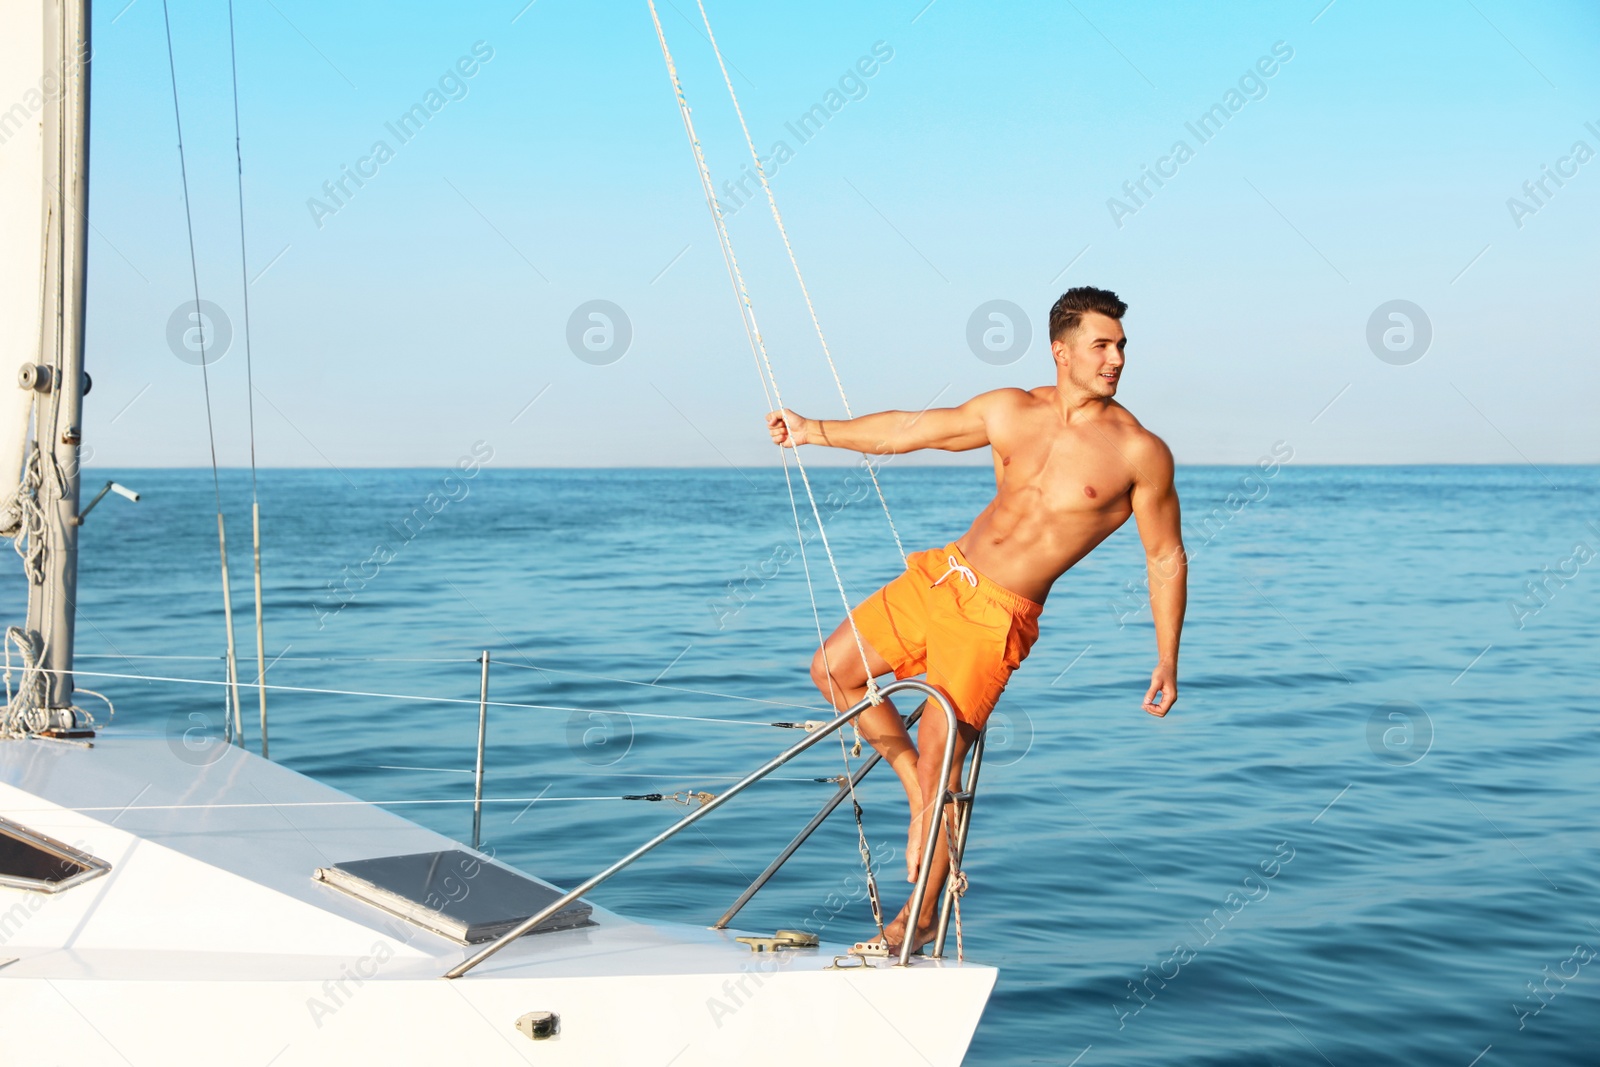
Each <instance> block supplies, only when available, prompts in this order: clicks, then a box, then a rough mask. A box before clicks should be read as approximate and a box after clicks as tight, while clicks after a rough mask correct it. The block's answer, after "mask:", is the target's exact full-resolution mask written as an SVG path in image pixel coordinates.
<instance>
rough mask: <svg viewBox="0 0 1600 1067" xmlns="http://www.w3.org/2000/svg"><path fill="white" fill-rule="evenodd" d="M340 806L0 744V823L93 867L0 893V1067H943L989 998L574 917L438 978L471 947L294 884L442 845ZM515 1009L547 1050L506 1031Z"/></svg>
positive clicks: (282, 786) (289, 785) (258, 769)
mask: <svg viewBox="0 0 1600 1067" xmlns="http://www.w3.org/2000/svg"><path fill="white" fill-rule="evenodd" d="M353 800H354V798H352V797H350V796H348V795H347V794H344V793H340V792H339V791H338V790H335V789H331V788H329V787H327V786H325V785H322V784H320V783H318V782H316V781H313V780H312V779H309V778H306V777H305V776H303V775H300V774H297V773H295V772H293V771H291V770H288V769H287V768H284V767H281V766H278V765H277V764H273V763H270V762H267V761H265V760H262V759H260V758H258V757H255V756H252V755H250V754H248V753H246V752H244V751H243V750H240V749H229V750H227V751H226V752H225V753H224V754H223V755H222V756H221V758H219V759H217V760H216V761H215V762H213V763H210V764H207V765H203V766H196V765H194V764H192V763H190V762H186V761H185V760H184V759H181V758H179V754H178V753H177V752H175V751H174V749H173V747H172V746H171V745H170V744H169V742H168V740H167V739H166V738H165V737H150V736H136V735H130V734H128V733H126V732H119V731H117V730H115V728H113V729H112V730H110V731H107V732H106V733H103V734H102V735H101V737H100V738H98V739H97V740H96V742H95V746H94V748H92V749H84V748H79V747H76V746H69V745H63V744H57V743H52V742H44V741H11V742H0V815H4V816H5V817H6V818H9V819H11V820H13V821H15V822H18V823H21V824H23V825H24V826H27V827H29V828H30V829H33V830H36V831H39V832H42V833H45V834H48V835H50V836H52V837H55V838H57V839H59V840H61V841H64V842H66V843H68V844H70V845H73V846H75V847H77V848H80V849H82V850H84V851H86V852H89V853H91V854H93V855H94V856H97V857H99V858H100V859H102V860H105V861H107V862H109V863H110V864H111V871H110V872H109V873H108V874H106V875H104V876H102V877H99V878H96V879H93V880H92V881H89V882H85V883H83V884H82V885H79V886H76V887H74V888H72V889H69V890H66V891H64V892H62V893H59V894H55V895H46V894H38V893H28V892H25V891H21V890H11V889H0V960H5V959H8V958H9V959H13V960H14V962H11V963H9V964H5V965H3V966H0V1033H3V1034H4V1035H5V1036H4V1039H3V1042H0V1063H11V1062H19V1063H22V1062H26V1063H30V1064H33V1063H124V1062H126V1063H135V1064H143V1063H152V1064H180V1063H191V1062H192V1063H207V1064H213V1063H230V1064H233V1063H237V1064H255V1063H260V1064H265V1063H268V1062H272V1063H274V1064H278V1065H287V1064H294V1063H323V1062H333V1061H334V1060H335V1059H340V1060H345V1059H352V1058H353V1061H354V1062H377V1063H410V1062H437V1061H438V1060H439V1058H440V1057H445V1056H448V1057H449V1058H450V1059H451V1060H452V1061H455V1062H466V1063H473V1064H478V1063H485V1064H488V1063H522V1062H530V1063H534V1062H536V1063H552V1064H568V1063H570V1064H585V1065H589V1064H605V1063H618V1064H629V1065H635V1064H645V1065H650V1064H662V1065H665V1064H667V1063H669V1062H670V1063H675V1064H676V1065H677V1067H687V1065H690V1064H698V1063H707V1064H711V1063H744V1062H750V1060H751V1059H759V1060H760V1061H761V1062H769V1063H790V1062H793V1063H802V1062H814V1061H815V1060H817V1059H820V1058H821V1057H823V1056H829V1057H833V1056H838V1055H850V1054H852V1053H851V1051H850V1050H851V1049H855V1050H858V1051H859V1050H860V1049H861V1048H863V1047H868V1046H870V1047H871V1048H872V1050H873V1054H872V1057H871V1058H872V1061H873V1062H874V1063H878V1064H882V1063H901V1062H904V1063H917V1064H921V1063H936V1064H954V1063H959V1062H960V1059H961V1056H962V1054H963V1053H964V1052H965V1050H966V1046H967V1043H968V1042H969V1040H970V1038H971V1035H972V1031H973V1029H974V1028H975V1027H976V1025H977V1021H978V1017H979V1015H980V1014H981V1012H982V1009H983V1005H984V1004H985V1002H986V1001H987V998H988V995H989V991H990V990H991V988H992V987H993V985H994V981H995V977H996V973H995V971H994V970H993V969H992V968H988V967H982V966H977V965H973V964H965V965H959V964H955V963H953V962H947V961H933V960H923V961H920V962H919V963H917V964H915V965H913V966H912V967H910V968H890V967H886V966H885V967H876V968H872V969H869V970H865V971H863V970H849V971H841V970H830V969H828V965H829V964H830V963H832V961H833V959H834V956H835V955H836V954H838V953H842V952H843V951H844V950H843V947H842V946H829V945H824V946H823V947H822V948H821V949H820V950H801V951H786V952H783V953H781V954H779V955H777V956H768V955H765V954H763V955H762V956H756V955H754V954H752V953H751V952H750V950H749V949H748V948H747V947H746V946H744V945H741V944H738V943H736V942H734V941H733V937H734V936H735V935H734V933H733V932H724V931H712V930H706V929H700V928H697V927H691V926H684V925H677V924H656V923H649V924H646V923H639V922H635V921H632V920H629V919H625V918H622V917H620V916H617V915H615V914H613V913H611V912H607V911H604V910H603V909H599V908H596V909H595V914H594V918H595V920H596V921H597V923H598V925H596V926H592V927H587V928H584V929H581V930H572V931H562V932H557V933H550V934H538V935H534V936H530V937H526V938H523V939H522V940H521V941H519V942H517V943H516V944H514V945H512V946H510V947H509V948H507V949H506V950H504V951H503V952H501V953H499V954H498V955H497V956H495V957H493V958H492V959H490V960H489V961H487V962H486V963H484V964H483V965H482V966H480V967H478V968H477V969H476V970H474V971H473V972H471V973H470V974H468V975H467V976H466V977H464V978H462V979H458V980H455V981H449V980H445V979H442V978H441V977H440V976H441V975H442V974H443V973H444V972H445V971H446V970H447V969H449V968H450V967H451V966H452V965H453V964H455V963H457V962H459V961H460V960H462V959H465V958H466V957H467V956H468V955H470V954H471V951H475V949H472V950H469V949H468V948H466V947H464V946H461V945H458V944H456V943H454V942H452V941H449V940H447V939H445V938H442V937H439V936H437V935H435V934H431V933H429V932H427V931H424V930H421V929H419V928H417V927H414V926H411V925H409V924H407V923H405V922H404V921H402V920H399V919H396V918H393V917H391V916H388V915H387V914H385V913H383V912H381V911H378V910H377V909H375V908H371V907H369V906H367V905H366V904H363V903H361V902H359V901H357V900H354V899H353V898H350V897H348V896H346V895H345V894H343V893H341V892H339V891H337V890H334V889H332V888H330V887H328V886H326V885H323V884H321V883H318V882H316V881H314V880H313V879H312V872H313V871H314V870H315V869H316V868H317V867H322V866H329V865H331V864H333V863H338V862H345V861H349V860H355V859H366V858H372V857H378V856H387V855H396V854H400V853H409V852H423V851H431V850H436V849H445V848H452V847H456V848H460V847H464V846H461V845H459V844H457V843H456V842H453V841H450V840H449V839H447V838H444V837H442V836H440V835H438V834H435V833H433V832H432V831H429V830H426V829H423V828H422V827H419V826H417V825H415V824H414V823H411V822H409V821H407V820H405V819H404V818H402V817H400V816H398V815H396V814H394V813H392V812H389V811H386V810H383V809H381V808H377V807H374V806H372V805H369V804H365V803H353V802H352V801H353ZM229 805H239V806H236V807H230V806H229ZM489 862H492V861H489ZM761 932H764V933H770V932H771V931H761ZM533 1010H544V1011H554V1012H557V1013H558V1014H559V1015H560V1016H561V1020H562V1029H561V1035H560V1036H559V1037H557V1038H554V1039H551V1040H548V1041H541V1042H534V1041H531V1040H529V1039H527V1038H525V1037H523V1036H522V1035H520V1034H519V1033H517V1032H516V1030H515V1029H514V1024H515V1021H516V1019H517V1017H518V1016H520V1015H522V1014H523V1013H524V1012H527V1011H533ZM863 1042H865V1043H866V1044H865V1045H864V1044H863ZM24 1050H27V1054H26V1055H24V1054H23V1051H24ZM13 1056H16V1057H18V1058H17V1059H15V1060H13V1059H12V1057H13ZM274 1056H277V1057H278V1058H277V1059H274V1058H273V1057H274ZM674 1057H677V1058H676V1059H674Z"/></svg>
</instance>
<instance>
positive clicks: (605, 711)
mask: <svg viewBox="0 0 1600 1067" xmlns="http://www.w3.org/2000/svg"><path fill="white" fill-rule="evenodd" d="M35 670H38V671H40V672H43V673H46V674H66V673H68V672H66V671H55V670H51V669H50V668H48V667H36V668H35ZM75 673H77V674H81V675H83V676H85V677H87V678H126V679H128V680H130V681H136V682H172V683H178V684H183V685H224V686H225V685H229V684H231V683H229V682H218V681H213V680H211V679H208V678H168V677H162V676H160V675H151V674H115V673H112V672H110V671H77V672H75ZM267 688H268V689H272V690H275V691H277V692H280V693H314V694H317V695H319V696H343V697H374V698H377V699H380V700H411V701H419V702H423V703H434V704H471V705H472V706H473V707H477V706H478V705H479V703H480V702H479V701H477V700H470V699H467V698H466V697H431V696H417V695H414V694H410V693H374V692H370V691H366V690H360V689H317V688H312V687H310V686H300V685H269V686H267ZM482 703H483V705H484V706H485V707H490V708H528V709H532V710H534V711H568V712H571V711H581V712H585V713H587V714H590V715H624V716H628V717H630V718H635V719H676V720H679V721H683V722H717V723H725V724H727V725H730V726H767V727H770V726H773V725H775V724H774V723H770V722H756V721H754V720H753V719H718V718H713V717H711V716H707V715H668V714H666V713H665V712H659V711H619V710H615V709H612V708H578V707H571V706H568V705H564V704H521V703H516V702H514V701H506V700H489V701H483V702H482Z"/></svg>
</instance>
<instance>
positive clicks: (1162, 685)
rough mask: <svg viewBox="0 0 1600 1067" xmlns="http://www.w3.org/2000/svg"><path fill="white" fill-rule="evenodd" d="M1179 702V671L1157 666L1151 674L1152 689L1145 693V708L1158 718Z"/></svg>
mask: <svg viewBox="0 0 1600 1067" xmlns="http://www.w3.org/2000/svg"><path fill="white" fill-rule="evenodd" d="M1177 702H1178V672H1177V671H1176V670H1175V669H1173V668H1171V667H1157V668H1156V669H1155V670H1154V671H1152V672H1151V674H1150V691H1149V692H1148V693H1146V694H1145V695H1144V710H1145V711H1148V712H1149V713H1150V714H1152V715H1154V716H1156V717H1157V718H1159V717H1161V716H1163V715H1165V714H1166V713H1167V712H1169V711H1171V710H1172V705H1174V704H1176V703H1177Z"/></svg>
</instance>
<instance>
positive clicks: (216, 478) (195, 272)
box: [161, 0, 243, 736]
mask: <svg viewBox="0 0 1600 1067" xmlns="http://www.w3.org/2000/svg"><path fill="white" fill-rule="evenodd" d="M161 20H162V24H163V26H164V28H165V29H166V35H167V70H168V72H169V73H170V74H171V75H172V120H173V124H174V125H175V126H176V127H177V132H178V173H179V175H180V177H181V178H182V181H183V221H184V226H185V227H186V229H187V232H188V236H189V274H190V277H191V278H192V279H193V282H194V315H195V326H196V332H197V334H198V337H199V344H200V383H201V388H202V389H203V391H204V393H205V401H206V440H207V443H208V444H209V445H210V448H211V490H212V493H213V494H214V495H215V497H216V502H217V550H218V554H219V555H220V556H221V559H222V614H223V620H224V623H225V625H226V626H227V629H228V683H227V684H228V687H229V692H230V694H231V696H232V700H233V717H232V719H231V720H230V733H231V734H232V735H233V736H237V735H238V734H239V733H241V732H242V728H243V724H242V717H241V712H240V707H239V663H238V657H237V655H236V649H235V646H234V640H233V592H232V590H231V588H230V587H229V582H228V533H227V525H226V523H225V522H224V520H223V517H222V477H221V475H220V474H219V473H218V471H217V433H216V426H215V424H214V422H213V420H212V417H211V376H210V373H209V372H208V371H207V369H206V327H205V313H204V312H203V311H202V310H201V307H200V264H199V260H198V258H197V257H196V255H195V250H194V211H193V209H192V208H191V207H190V204H189V166H188V161H187V159H186V157H185V155H184V151H183V114H182V112H181V111H180V109H179V107H178V61H177V59H176V58H175V57H174V55H173V51H172V16H171V14H170V13H169V11H168V5H167V0H161Z"/></svg>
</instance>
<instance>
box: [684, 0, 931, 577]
mask: <svg viewBox="0 0 1600 1067" xmlns="http://www.w3.org/2000/svg"><path fill="white" fill-rule="evenodd" d="M695 3H696V4H697V5H698V6H699V8H700V20H701V21H702V22H704V23H705V27H706V40H707V41H709V42H711V51H712V53H713V54H714V55H715V56H716V57H717V67H718V68H719V69H720V70H721V71H722V82H723V84H724V85H726V86H727V87H728V99H729V100H731V101H732V102H733V113H734V114H735V115H737V116H738V117H739V129H740V130H741V131H743V133H744V143H745V146H746V147H748V148H749V149H750V158H751V160H752V161H754V163H755V165H756V177H757V178H758V179H759V180H760V181H761V188H762V190H763V191H764V192H765V193H766V194H767V203H768V204H769V205H770V206H771V207H772V221H773V222H775V223H777V224H778V236H779V237H781V238H783V250H784V251H785V252H787V253H788V255H789V265H790V266H791V267H793V268H794V279H795V281H797V282H799V283H800V295H801V296H803V297H805V301H806V311H808V312H809V313H810V314H811V325H812V326H813V327H814V328H815V329H816V331H817V342H818V343H819V344H820V345H821V346H822V358H823V359H825V360H827V362H828V370H829V372H831V373H832V374H833V384H834V385H835V386H836V387H837V388H838V390H839V401H840V402H841V403H842V404H844V413H845V417H846V418H851V419H853V418H855V412H853V411H852V410H850V398H849V397H848V396H846V395H845V391H844V382H843V381H842V380H840V378H839V368H838V367H837V366H835V364H834V362H833V353H832V352H831V351H830V350H829V348H828V339H827V337H826V336H824V335H823V332H822V320H821V319H819V318H818V317H817V309H816V305H814V304H813V303H812V301H811V289H810V288H809V287H808V286H807V285H806V279H805V276H804V275H802V274H801V273H800V261H799V260H798V259H797V258H796V257H795V254H794V245H792V244H790V242H789V228H788V227H787V226H785V225H784V224H783V213H782V212H780V211H779V210H778V200H777V197H775V196H773V194H772V185H771V184H770V183H769V182H768V181H767V171H766V168H765V167H763V166H762V165H761V153H760V152H758V151H756V143H755V140H754V139H753V138H752V137H751V136H750V127H749V126H748V125H747V124H746V123H745V121H744V108H742V107H740V106H739V94H738V93H736V92H734V90H733V79H732V78H730V77H729V76H728V65H727V64H726V63H724V62H723V60H722V49H721V48H719V47H718V46H717V35H716V34H715V33H712V32H711V19H710V17H709V16H708V15H707V14H706V5H705V0H695ZM862 459H864V460H866V468H867V476H868V477H870V478H871V479H872V488H873V489H875V490H877V493H878V503H880V504H882V505H883V517H884V518H885V519H887V520H888V521H889V532H890V533H891V534H893V535H894V547H895V548H896V549H897V550H898V551H899V552H900V562H901V563H905V562H906V548H905V545H904V544H902V543H901V541H900V531H899V530H898V529H896V528H895V525H894V516H893V515H891V514H890V513H889V501H888V500H887V499H886V498H885V497H884V495H883V487H882V486H881V485H879V484H878V473H877V471H875V470H874V469H873V467H872V461H871V459H868V458H867V456H866V455H865V453H863V455H862Z"/></svg>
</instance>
